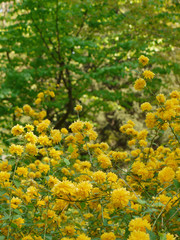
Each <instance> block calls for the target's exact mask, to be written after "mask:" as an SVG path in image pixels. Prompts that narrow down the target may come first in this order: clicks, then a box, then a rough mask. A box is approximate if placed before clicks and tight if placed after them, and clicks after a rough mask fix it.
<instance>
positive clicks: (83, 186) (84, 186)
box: [76, 181, 92, 199]
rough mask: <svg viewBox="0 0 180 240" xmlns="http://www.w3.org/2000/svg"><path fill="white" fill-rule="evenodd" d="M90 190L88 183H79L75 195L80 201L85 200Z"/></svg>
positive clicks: (90, 186)
mask: <svg viewBox="0 0 180 240" xmlns="http://www.w3.org/2000/svg"><path fill="white" fill-rule="evenodd" d="M91 189H92V184H91V183H90V182H89V181H83V182H80V183H78V185H77V192H76V195H77V197H79V198H81V199H85V198H87V197H89V195H90V192H91Z"/></svg>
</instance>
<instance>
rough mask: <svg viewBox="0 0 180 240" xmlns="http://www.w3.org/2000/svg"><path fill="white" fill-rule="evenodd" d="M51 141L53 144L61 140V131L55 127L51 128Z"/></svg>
mask: <svg viewBox="0 0 180 240" xmlns="http://www.w3.org/2000/svg"><path fill="white" fill-rule="evenodd" d="M51 137H52V141H53V143H55V144H58V143H59V142H60V141H61V138H62V137H61V132H60V131H59V130H57V129H53V130H51Z"/></svg>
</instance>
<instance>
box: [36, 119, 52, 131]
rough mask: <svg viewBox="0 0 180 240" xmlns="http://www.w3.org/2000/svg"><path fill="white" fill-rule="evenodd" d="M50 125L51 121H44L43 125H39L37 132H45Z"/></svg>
mask: <svg viewBox="0 0 180 240" xmlns="http://www.w3.org/2000/svg"><path fill="white" fill-rule="evenodd" d="M49 125H50V121H49V120H48V119H45V120H44V121H42V122H41V123H39V124H38V125H37V131H38V132H39V133H41V132H43V131H45V130H47V128H48V127H49Z"/></svg>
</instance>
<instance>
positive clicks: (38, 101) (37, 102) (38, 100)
mask: <svg viewBox="0 0 180 240" xmlns="http://www.w3.org/2000/svg"><path fill="white" fill-rule="evenodd" d="M41 101H42V99H41V98H37V99H36V100H35V102H34V103H35V104H36V105H38V104H40V103H41Z"/></svg>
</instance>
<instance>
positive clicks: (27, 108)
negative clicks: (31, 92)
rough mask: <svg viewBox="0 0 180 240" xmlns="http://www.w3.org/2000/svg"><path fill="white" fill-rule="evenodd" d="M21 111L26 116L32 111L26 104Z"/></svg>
mask: <svg viewBox="0 0 180 240" xmlns="http://www.w3.org/2000/svg"><path fill="white" fill-rule="evenodd" d="M23 110H24V112H25V113H26V114H29V113H30V111H31V110H32V108H31V107H30V106H29V105H28V104H25V105H24V106H23Z"/></svg>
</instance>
